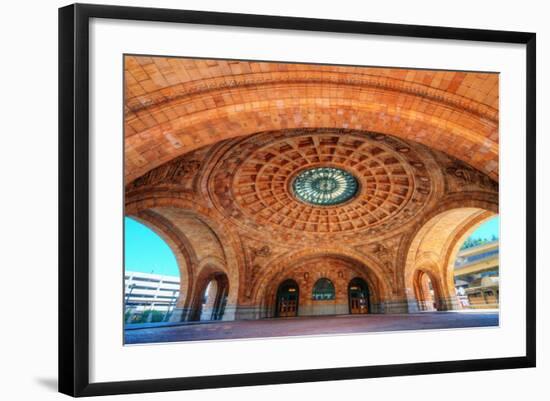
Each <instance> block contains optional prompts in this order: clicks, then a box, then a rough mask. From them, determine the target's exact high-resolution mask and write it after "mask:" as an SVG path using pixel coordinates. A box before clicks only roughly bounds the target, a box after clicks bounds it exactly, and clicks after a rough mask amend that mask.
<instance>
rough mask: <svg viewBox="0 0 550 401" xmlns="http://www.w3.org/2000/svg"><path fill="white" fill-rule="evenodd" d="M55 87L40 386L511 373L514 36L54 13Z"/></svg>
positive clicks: (531, 59) (518, 61) (522, 162)
mask: <svg viewBox="0 0 550 401" xmlns="http://www.w3.org/2000/svg"><path fill="white" fill-rule="evenodd" d="M59 78H60V79H59V85H60V86H59V88H60V90H59V112H60V118H59V141H60V158H59V163H60V165H59V188H60V213H59V215H60V221H59V232H60V234H59V236H60V237H59V258H60V261H59V342H60V343H59V387H60V391H61V392H63V393H66V394H69V395H73V396H91V395H103V394H117V393H134V392H151V391H169V390H185V389H199V388H213V387H229V386H247V385H259V384H277V383H291V382H308V381H321V380H341V379H352V378H370V377H382V376H397V375H416V374H428V373H441V372H461V371H474V370H489V369H510V368H526V367H532V366H535V221H536V219H535V34H534V33H523V32H508V31H486V30H471V29H462V28H444V27H429V26H413V25H395V24H385V23H384V24H383V23H369V22H357V21H336V20H319V19H307V18H293V17H279V16H263V15H243V14H231V13H214V12H201V11H182V10H167V9H148V8H134V7H114V6H98V5H83V4H78V5H71V6H67V7H64V8H61V9H60V10H59ZM456 344H467V346H466V347H458V346H456ZM182 361H183V363H182Z"/></svg>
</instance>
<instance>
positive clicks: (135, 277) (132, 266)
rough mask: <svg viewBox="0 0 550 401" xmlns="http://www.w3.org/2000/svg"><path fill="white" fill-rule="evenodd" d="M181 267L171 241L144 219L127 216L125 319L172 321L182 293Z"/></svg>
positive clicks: (134, 321) (132, 322)
mask: <svg viewBox="0 0 550 401" xmlns="http://www.w3.org/2000/svg"><path fill="white" fill-rule="evenodd" d="M180 284H181V283H180V269H179V267H178V261H177V259H176V256H175V255H174V252H173V251H172V249H171V248H170V246H169V245H168V243H167V242H166V241H165V240H164V239H163V238H162V237H161V236H160V235H159V234H157V233H156V232H155V231H153V230H152V229H151V228H149V227H148V226H146V225H145V224H142V223H141V222H139V221H137V220H135V219H132V218H129V217H125V218H124V292H125V297H124V300H125V307H124V321H125V323H126V324H139V323H149V324H150V323H161V322H165V321H168V320H170V317H171V315H172V313H173V311H174V309H175V307H176V304H177V301H178V298H179V295H180V287H181V286H180Z"/></svg>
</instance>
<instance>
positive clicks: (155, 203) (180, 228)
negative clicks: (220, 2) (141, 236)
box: [125, 192, 243, 320]
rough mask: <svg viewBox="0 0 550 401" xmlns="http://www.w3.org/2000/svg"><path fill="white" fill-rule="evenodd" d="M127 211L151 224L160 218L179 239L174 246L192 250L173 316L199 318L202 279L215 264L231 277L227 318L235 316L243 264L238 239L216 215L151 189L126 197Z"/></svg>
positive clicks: (181, 199) (220, 270)
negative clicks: (176, 308)
mask: <svg viewBox="0 0 550 401" xmlns="http://www.w3.org/2000/svg"><path fill="white" fill-rule="evenodd" d="M163 195H164V194H163ZM125 212H126V215H128V216H141V218H142V219H144V220H145V219H147V221H149V224H152V223H151V222H152V221H155V222H156V224H157V227H158V226H160V223H159V222H163V223H164V224H163V227H164V230H165V231H167V227H170V228H171V232H172V235H177V236H178V238H179V239H180V241H179V245H176V244H174V247H178V246H179V248H180V249H187V250H190V252H189V255H190V257H189V261H190V263H189V265H188V277H189V280H188V284H187V291H186V293H185V296H183V297H181V298H180V300H179V301H178V314H176V313H175V314H174V316H175V317H174V319H178V320H189V319H196V310H197V305H198V304H197V302H198V301H197V299H198V295H197V294H198V293H200V291H201V285H203V284H204V283H203V282H202V281H201V280H202V279H204V274H206V273H204V272H208V271H210V270H212V267H213V266H215V268H214V270H213V271H210V273H214V272H215V271H218V272H223V273H224V274H226V275H227V278H228V283H229V285H228V286H229V294H228V297H227V306H226V311H225V314H224V319H232V318H234V317H235V313H236V310H237V305H238V299H239V288H240V281H239V280H240V279H241V276H240V271H241V270H240V269H241V267H240V266H243V260H242V255H241V253H240V252H239V248H238V246H239V240H238V239H237V238H236V237H235V236H234V234H233V233H231V232H230V231H229V230H228V229H227V228H226V227H224V225H223V224H220V223H219V222H218V221H217V220H216V219H215V218H213V217H212V216H211V215H210V213H211V212H210V211H209V210H208V209H206V208H204V207H201V206H199V204H198V203H197V202H196V201H192V200H190V199H186V198H183V197H182V198H177V197H173V196H166V197H165V196H162V195H161V194H159V193H154V192H149V193H148V194H147V197H141V196H137V197H135V198H130V199H127V203H126V210H125ZM161 230H162V229H161ZM207 275H208V274H207ZM203 281H204V280H203Z"/></svg>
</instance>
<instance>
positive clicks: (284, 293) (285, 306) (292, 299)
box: [275, 280, 300, 317]
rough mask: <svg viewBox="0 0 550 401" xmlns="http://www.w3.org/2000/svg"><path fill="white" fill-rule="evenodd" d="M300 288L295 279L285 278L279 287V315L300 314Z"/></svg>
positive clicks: (277, 308)
mask: <svg viewBox="0 0 550 401" xmlns="http://www.w3.org/2000/svg"><path fill="white" fill-rule="evenodd" d="M299 297H300V288H299V287H298V283H296V281H294V280H285V281H283V282H282V283H281V284H280V285H279V288H278V289H277V300H276V305H277V307H276V311H275V316H277V317H295V316H298V303H299Z"/></svg>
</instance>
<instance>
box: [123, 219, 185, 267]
mask: <svg viewBox="0 0 550 401" xmlns="http://www.w3.org/2000/svg"><path fill="white" fill-rule="evenodd" d="M124 229H125V241H124V259H125V260H124V265H125V267H126V270H128V271H138V272H143V273H155V274H162V275H165V276H179V270H178V264H177V262H176V258H175V256H174V254H173V253H172V250H171V249H170V248H169V247H168V245H167V244H166V242H164V240H163V239H162V238H160V237H159V236H158V235H157V234H156V233H155V232H154V231H152V230H151V229H149V228H148V227H146V226H144V225H143V224H141V223H139V222H137V221H135V220H134V219H131V218H129V217H125V218H124Z"/></svg>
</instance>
